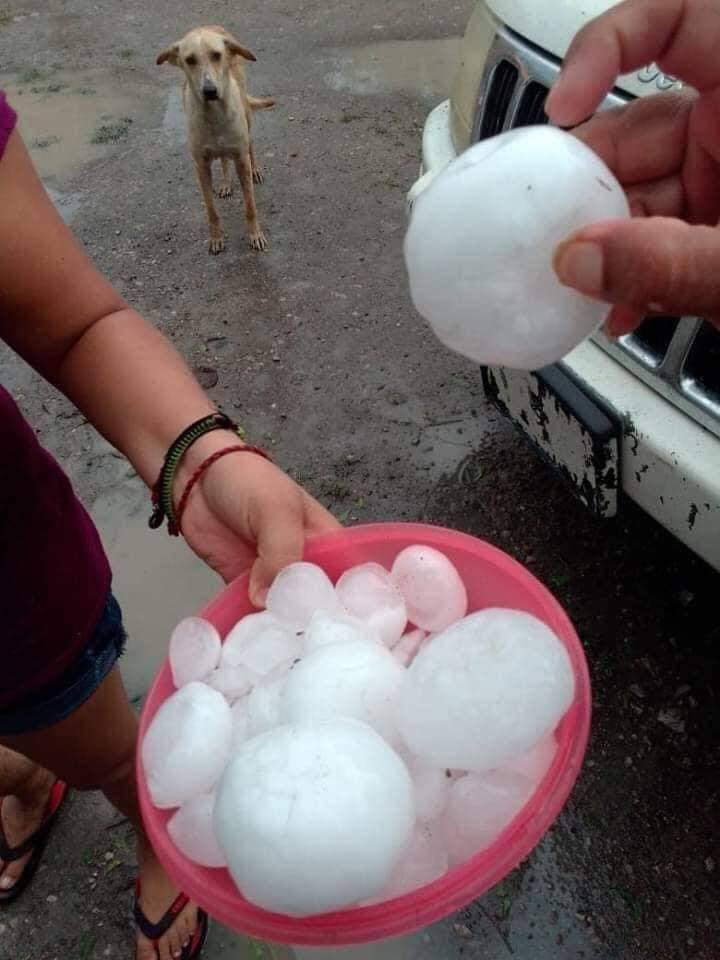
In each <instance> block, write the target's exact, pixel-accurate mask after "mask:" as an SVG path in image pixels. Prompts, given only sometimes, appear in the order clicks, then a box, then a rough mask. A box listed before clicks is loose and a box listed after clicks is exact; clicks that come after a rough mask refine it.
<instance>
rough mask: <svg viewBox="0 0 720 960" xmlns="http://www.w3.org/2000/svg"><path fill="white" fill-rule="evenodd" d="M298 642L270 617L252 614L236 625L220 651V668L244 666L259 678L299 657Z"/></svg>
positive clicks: (288, 630) (287, 629) (295, 637)
mask: <svg viewBox="0 0 720 960" xmlns="http://www.w3.org/2000/svg"><path fill="white" fill-rule="evenodd" d="M300 650H301V645H300V640H299V639H298V637H297V636H296V635H295V633H294V632H293V631H292V630H290V629H289V628H288V627H287V626H286V625H285V624H282V623H280V622H279V621H278V620H277V619H276V618H275V617H274V616H273V615H272V614H271V613H268V612H267V611H264V612H263V613H251V614H250V615H249V616H247V617H244V618H243V619H242V620H240V622H239V623H237V624H236V625H235V626H234V627H233V628H232V630H231V631H230V633H229V634H228V635H227V637H226V639H225V643H224V644H223V648H222V659H221V664H222V666H223V667H237V666H244V667H247V668H248V669H249V670H251V671H252V672H253V673H255V674H258V676H261V677H262V676H265V675H266V674H268V673H270V672H271V671H272V670H274V669H275V667H277V666H278V664H281V663H283V662H285V661H286V660H292V659H294V658H295V657H299V656H300Z"/></svg>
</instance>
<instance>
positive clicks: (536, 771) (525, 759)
mask: <svg viewBox="0 0 720 960" xmlns="http://www.w3.org/2000/svg"><path fill="white" fill-rule="evenodd" d="M557 748H558V744H557V740H556V739H555V734H554V733H549V734H547V736H545V737H543V738H542V740H540V741H539V742H538V743H536V744H535V746H534V747H531V748H530V749H529V750H528V751H527V753H523V754H521V755H520V756H519V757H515V759H514V760H508V761H507V763H504V764H503V766H502V769H503V770H512V771H513V772H515V773H520V774H522V775H523V776H524V777H527V778H528V779H529V780H532V782H533V783H534V784H535V785H536V786H537V784H539V783H540V781H541V780H542V779H543V777H544V776H545V774H546V773H547V772H548V770H549V769H550V767H551V766H552V762H553V760H554V759H555V754H556V753H557Z"/></svg>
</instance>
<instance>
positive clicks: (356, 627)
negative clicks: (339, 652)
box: [303, 610, 381, 654]
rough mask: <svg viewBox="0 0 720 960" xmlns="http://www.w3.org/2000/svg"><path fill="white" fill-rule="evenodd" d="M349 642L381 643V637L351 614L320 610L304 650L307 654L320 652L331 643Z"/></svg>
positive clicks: (313, 621)
mask: <svg viewBox="0 0 720 960" xmlns="http://www.w3.org/2000/svg"><path fill="white" fill-rule="evenodd" d="M347 641H361V642H372V643H380V642H381V641H380V637H379V636H378V634H377V633H376V632H375V631H374V630H373V629H372V628H371V627H370V625H369V624H367V623H363V621H362V620H358V619H357V618H356V617H351V616H350V615H349V614H343V613H329V612H328V611H327V610H318V611H317V612H316V613H314V614H313V617H312V620H311V621H310V623H309V625H308V628H307V630H306V631H305V636H304V637H303V650H304V652H305V653H306V654H309V653H313V652H314V651H315V650H319V649H320V647H325V646H327V645H328V644H329V643H343V642H347Z"/></svg>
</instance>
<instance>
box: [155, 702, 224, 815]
mask: <svg viewBox="0 0 720 960" xmlns="http://www.w3.org/2000/svg"><path fill="white" fill-rule="evenodd" d="M232 727H233V723H232V713H231V711H230V707H229V706H228V704H227V701H226V700H225V697H223V695H222V694H221V693H218V691H217V690H213V689H212V688H211V687H208V686H206V685H205V684H204V683H188V684H187V685H186V686H184V687H182V689H180V690H178V691H177V693H174V694H173V695H172V696H171V697H168V699H167V700H166V701H165V703H163V705H162V706H161V707H160V709H159V710H158V712H157V713H156V714H155V716H154V717H153V719H152V721H151V723H150V726H149V728H148V731H147V733H146V734H145V738H144V740H143V743H142V748H141V754H142V762H143V769H144V770H145V778H146V780H147V785H148V790H149V791H150V797H151V798H152V802H153V803H154V804H155V806H156V807H160V808H161V809H162V808H169V807H179V806H180V805H181V804H183V803H185V801H186V800H191V799H192V798H193V797H196V796H199V795H200V794H203V793H209V792H210V791H211V790H212V788H213V787H214V786H215V784H216V782H217V781H218V779H219V778H220V774H221V773H222V772H223V769H224V767H225V764H226V763H227V761H228V758H229V757H230V746H231V742H232Z"/></svg>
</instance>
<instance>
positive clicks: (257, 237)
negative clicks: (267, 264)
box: [249, 230, 268, 250]
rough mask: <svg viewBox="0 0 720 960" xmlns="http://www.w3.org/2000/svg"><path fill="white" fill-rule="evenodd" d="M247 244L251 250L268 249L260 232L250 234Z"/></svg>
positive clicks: (263, 235)
mask: <svg viewBox="0 0 720 960" xmlns="http://www.w3.org/2000/svg"><path fill="white" fill-rule="evenodd" d="M249 243H250V246H251V247H252V248H253V250H267V248H268V242H267V240H266V239H265V234H264V233H263V232H262V230H258V231H257V233H251V234H250V237H249Z"/></svg>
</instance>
